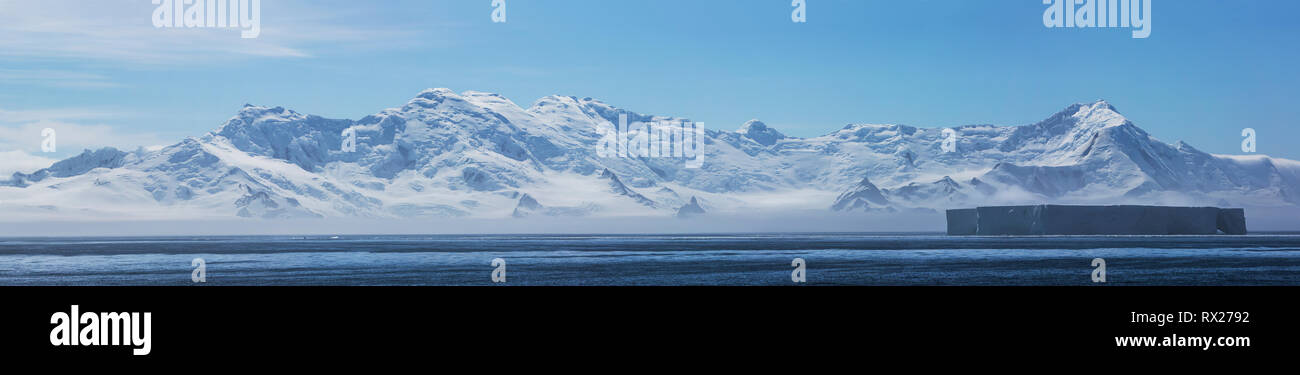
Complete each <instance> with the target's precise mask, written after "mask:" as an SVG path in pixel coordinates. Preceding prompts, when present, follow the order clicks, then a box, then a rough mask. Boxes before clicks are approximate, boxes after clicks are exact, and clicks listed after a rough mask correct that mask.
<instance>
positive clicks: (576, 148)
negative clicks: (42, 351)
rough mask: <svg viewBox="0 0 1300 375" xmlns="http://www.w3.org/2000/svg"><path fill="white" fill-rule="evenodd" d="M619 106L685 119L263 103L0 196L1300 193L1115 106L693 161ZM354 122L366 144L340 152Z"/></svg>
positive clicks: (493, 99) (274, 201) (1106, 198)
mask: <svg viewBox="0 0 1300 375" xmlns="http://www.w3.org/2000/svg"><path fill="white" fill-rule="evenodd" d="M620 115H624V116H627V117H628V118H629V119H630V121H643V122H649V121H657V120H672V121H685V120H686V119H682V118H676V117H667V116H653V115H644V114H638V113H634V112H631V111H627V110H624V109H620V108H616V107H613V106H610V105H608V104H605V103H603V102H600V101H597V100H594V99H591V98H584V99H579V98H576V97H566V96H549V97H545V98H542V99H539V100H538V101H537V102H535V103H534V104H533V105H532V106H530V107H528V108H523V107H520V106H518V105H515V104H514V103H513V102H511V101H510V100H508V99H506V98H504V97H502V96H499V95H496V94H489V93H482V92H474V91H469V92H465V93H461V94H456V93H454V92H452V91H451V90H447V89H430V90H425V91H424V92H421V93H420V94H419V95H417V96H416V97H415V98H413V99H411V100H410V101H408V102H407V103H406V104H405V105H403V106H401V107H397V108H391V109H386V110H383V111H381V112H379V113H377V114H375V115H371V116H367V117H365V118H362V119H360V120H355V121H354V120H337V119H326V118H322V117H318V116H311V115H304V114H299V113H297V112H294V111H291V110H287V109H284V108H281V107H273V108H268V107H258V106H251V105H250V106H245V107H244V108H243V109H241V110H240V111H239V113H238V114H237V115H236V116H235V117H234V118H232V119H230V120H229V121H227V122H226V123H224V124H223V125H221V126H220V127H218V128H217V129H216V130H215V131H213V132H211V133H209V134H206V135H204V136H201V137H197V138H190V139H186V140H184V141H182V142H180V143H177V144H175V145H171V146H167V147H164V148H162V149H160V150H156V151H145V150H137V151H135V152H122V151H118V150H113V149H103V150H99V151H93V152H92V151H87V152H86V153H84V154H82V155H79V156H76V157H73V158H69V159H67V160H64V161H60V162H58V163H55V164H54V165H53V166H51V167H50V168H46V169H42V170H40V171H36V172H34V173H31V174H23V173H17V174H14V176H13V177H12V178H11V179H10V180H9V181H7V182H0V185H7V186H6V187H0V197H3V199H2V200H3V201H5V202H17V203H16V204H18V205H19V208H20V209H18V210H15V211H18V212H26V213H29V214H32V215H35V216H43V217H54V218H58V217H63V216H68V215H91V216H96V215H99V216H105V217H120V216H138V215H145V216H164V217H167V216H181V217H196V216H201V217H208V216H211V217H228V216H243V217H262V218H297V217H422V216H441V217H447V216H451V217H456V216H475V217H511V216H515V217H524V216H533V215H543V216H586V215H634V216H639V215H651V216H669V215H674V214H675V213H676V212H678V211H681V210H682V209H683V208H688V209H687V211H690V212H695V211H696V210H695V209H696V208H698V206H699V203H698V201H697V200H696V198H697V197H698V198H699V199H702V200H707V201H708V202H710V209H709V212H710V213H712V212H751V211H763V210H825V209H836V210H848V211H873V212H874V211H884V212H892V211H896V210H911V209H921V210H933V209H942V208H946V207H956V206H969V205H975V204H991V203H1008V204H1019V203H1042V202H1051V203H1120V202H1128V201H1142V202H1146V203H1151V202H1165V203H1170V204H1175V203H1177V204H1203V205H1216V204H1222V203H1229V204H1233V205H1246V206H1249V205H1278V204H1289V205H1294V204H1296V203H1297V202H1300V195H1297V194H1300V190H1297V187H1300V163H1296V162H1294V161H1289V160H1284V159H1272V158H1267V157H1263V156H1250V157H1234V156H1222V155H1211V154H1207V153H1204V152H1201V151H1199V150H1196V149H1195V148H1192V147H1191V146H1190V145H1186V144H1183V143H1181V142H1179V143H1177V144H1175V145H1170V144H1166V143H1163V142H1160V141H1159V140H1157V139H1155V138H1153V137H1152V136H1151V135H1149V134H1147V133H1146V132H1145V131H1143V130H1142V129H1140V128H1138V127H1137V126H1136V125H1134V124H1133V123H1131V122H1130V121H1128V120H1127V119H1125V118H1124V117H1123V116H1122V115H1120V114H1119V112H1118V111H1117V110H1116V109H1115V108H1114V107H1113V106H1111V105H1110V104H1109V103H1106V102H1104V101H1098V102H1094V103H1088V104H1075V105H1072V106H1070V107H1068V108H1066V109H1065V110H1063V111H1060V112H1058V113H1056V114H1054V115H1052V116H1050V117H1048V118H1047V119H1046V120H1043V121H1041V122H1038V123H1035V124H1030V125H1026V126H1019V127H1004V126H991V125H971V126H962V127H956V128H952V129H953V130H954V131H955V132H956V134H957V142H956V146H957V147H956V150H955V152H944V150H943V148H942V146H941V145H942V143H943V141H944V139H945V138H946V136H945V135H944V134H943V129H938V128H934V129H926V128H917V127H911V126H906V125H870V124H855V125H849V126H846V127H844V128H843V129H840V130H838V131H836V132H833V133H830V134H828V135H825V136H821V137H814V138H797V137H789V136H786V135H784V134H782V133H780V132H779V131H777V130H776V129H773V128H770V127H768V126H767V125H766V124H764V123H762V122H761V121H758V120H752V121H750V122H747V123H746V124H745V125H743V126H742V127H741V128H740V129H739V130H738V131H735V132H730V131H715V130H709V131H706V134H705V139H704V141H705V142H704V146H703V155H704V163H703V165H702V167H701V168H698V169H691V168H686V166H685V163H684V160H682V159H680V158H618V157H600V156H598V155H597V152H596V149H597V144H598V142H599V141H600V138H601V133H600V132H599V131H598V129H601V128H602V127H606V128H609V127H612V126H613V124H615V123H616V122H617V121H618V118H619V116H620ZM349 128H351V129H354V130H355V131H356V135H357V142H356V150H355V151H353V152H345V151H344V150H343V149H342V145H343V143H344V138H343V136H342V133H343V132H344V130H346V129H349ZM837 197H838V199H837ZM684 198H687V199H684ZM11 204H13V203H11ZM701 211H702V210H701Z"/></svg>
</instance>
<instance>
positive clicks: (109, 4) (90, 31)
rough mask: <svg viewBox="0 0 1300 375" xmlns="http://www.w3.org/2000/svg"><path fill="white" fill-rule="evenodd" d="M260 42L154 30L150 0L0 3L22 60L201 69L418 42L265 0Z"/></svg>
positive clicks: (13, 52)
mask: <svg viewBox="0 0 1300 375" xmlns="http://www.w3.org/2000/svg"><path fill="white" fill-rule="evenodd" d="M262 4H263V7H264V8H263V11H262V12H261V14H262V16H261V18H262V20H261V25H262V27H261V31H260V34H259V37H257V38H253V39H245V38H241V37H240V32H239V29H237V28H179V29H177V28H163V29H160V28H155V27H154V25H153V23H152V21H151V17H152V14H153V11H154V9H155V8H156V7H157V6H156V5H154V4H152V3H151V2H150V1H147V0H143V1H142V0H100V1H77V0H44V1H21V0H0V57H4V58H8V59H22V60H57V61H67V60H69V59H76V60H78V61H84V60H93V61H108V62H121V63H132V64H149V65H155V64H179V63H185V64H191V65H192V64H199V63H204V62H207V63H211V62H220V61H227V60H230V59H237V58H258V57H262V58H310V57H312V56H313V55H314V53H313V50H315V48H317V47H321V49H325V48H323V47H328V49H329V50H336V49H339V48H345V47H347V46H348V45H349V44H352V45H356V46H366V48H370V47H374V45H375V44H374V43H368V42H369V41H374V40H390V41H392V42H393V43H401V42H402V41H411V40H414V39H415V38H406V37H408V36H411V34H410V33H408V32H405V31H402V29H399V28H394V27H389V26H373V27H370V26H366V25H355V23H354V24H348V23H346V22H344V21H347V20H348V17H349V15H348V14H347V13H346V12H348V10H347V9H344V8H340V7H331V6H319V5H318V4H312V3H303V2H297V1H264V2H262Z"/></svg>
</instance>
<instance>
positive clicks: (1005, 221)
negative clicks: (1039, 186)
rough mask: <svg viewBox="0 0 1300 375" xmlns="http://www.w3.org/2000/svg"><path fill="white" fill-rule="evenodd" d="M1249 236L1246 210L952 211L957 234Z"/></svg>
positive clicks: (1083, 208) (1077, 208)
mask: <svg viewBox="0 0 1300 375" xmlns="http://www.w3.org/2000/svg"><path fill="white" fill-rule="evenodd" d="M1218 233H1223V234H1231V235H1244V234H1246V212H1245V210H1244V209H1240V208H1216V207H1164V206H1062V205H1035V206H999V207H979V208H973V209H959V210H948V234H949V235H953V236H975V235H978V236H1035V235H1211V234H1218Z"/></svg>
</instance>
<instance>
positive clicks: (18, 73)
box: [0, 68, 123, 89]
mask: <svg viewBox="0 0 1300 375" xmlns="http://www.w3.org/2000/svg"><path fill="white" fill-rule="evenodd" d="M0 84H5V85H15V86H44V87H56V88H83V89H96V88H110V87H122V86H123V85H122V84H121V83H118V82H115V81H113V79H112V78H109V77H108V76H105V75H100V74H94V73H85V72H78V71H67V70H51V69H5V68H0Z"/></svg>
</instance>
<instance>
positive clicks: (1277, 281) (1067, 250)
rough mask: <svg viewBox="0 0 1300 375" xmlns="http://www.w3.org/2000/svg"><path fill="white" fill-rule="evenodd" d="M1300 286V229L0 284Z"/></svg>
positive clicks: (822, 242)
mask: <svg viewBox="0 0 1300 375" xmlns="http://www.w3.org/2000/svg"><path fill="white" fill-rule="evenodd" d="M194 258H203V259H204V261H205V262H206V271H207V275H206V276H207V283H206V284H205V285H493V283H492V280H491V274H492V272H493V270H494V268H495V267H493V266H492V265H491V263H492V260H493V259H495V258H502V259H504V260H505V261H506V280H507V282H506V283H505V285H511V286H519V285H794V283H793V282H792V281H791V272H792V271H794V267H792V266H791V262H792V261H793V260H794V259H795V258H802V259H804V260H805V261H806V264H807V268H806V274H807V283H806V284H807V285H1091V284H1093V283H1092V279H1091V274H1092V272H1093V269H1094V267H1093V266H1092V264H1091V263H1092V260H1093V259H1094V258H1103V259H1105V261H1106V271H1107V272H1106V273H1107V275H1106V279H1107V280H1106V281H1107V283H1106V284H1107V285H1300V235H1297V234H1287V233H1277V234H1263V235H1251V236H1241V237H1230V236H1173V237H1169V236H1151V237H1142V236H1118V237H1096V236H1087V237H1016V238H1008V237H947V236H942V235H936V234H768V235H750V234H720V235H477V236H451V235H448V236H341V237H337V238H335V237H332V236H308V237H289V236H285V237H262V236H259V237H156V238H151V237H129V238H128V237H121V238H0V285H192V282H191V280H190V277H191V273H192V271H193V269H194V267H192V266H191V261H192V260H193V259H194Z"/></svg>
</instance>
